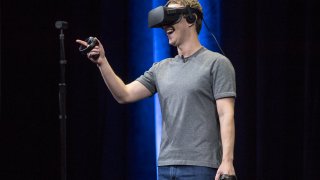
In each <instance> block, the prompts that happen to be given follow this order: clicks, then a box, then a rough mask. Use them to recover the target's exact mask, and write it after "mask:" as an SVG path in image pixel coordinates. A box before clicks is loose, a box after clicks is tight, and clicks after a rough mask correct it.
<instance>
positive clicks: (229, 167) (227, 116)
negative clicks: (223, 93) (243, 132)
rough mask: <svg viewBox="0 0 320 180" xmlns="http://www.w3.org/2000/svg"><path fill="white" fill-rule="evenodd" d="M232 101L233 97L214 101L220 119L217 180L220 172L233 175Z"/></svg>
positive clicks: (233, 136) (233, 129) (233, 135)
mask: <svg viewBox="0 0 320 180" xmlns="http://www.w3.org/2000/svg"><path fill="white" fill-rule="evenodd" d="M234 101H235V100H234V98H222V99H218V100H217V101H216V102H217V110H218V114H219V121H220V131H221V141H222V153H223V155H222V162H221V165H220V167H219V169H218V171H217V175H216V178H215V180H219V176H220V175H221V174H229V175H235V170H234V167H233V150H234V142H235V125H234Z"/></svg>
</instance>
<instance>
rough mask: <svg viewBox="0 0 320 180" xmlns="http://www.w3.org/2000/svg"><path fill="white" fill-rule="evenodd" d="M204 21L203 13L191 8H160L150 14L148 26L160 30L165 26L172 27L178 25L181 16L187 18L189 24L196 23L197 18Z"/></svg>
mask: <svg viewBox="0 0 320 180" xmlns="http://www.w3.org/2000/svg"><path fill="white" fill-rule="evenodd" d="M194 14H196V15H197V16H198V18H200V19H202V18H203V15H202V13H201V12H200V11H199V10H198V9H195V8H191V7H190V6H186V7H182V8H171V7H167V6H159V7H157V8H154V9H152V10H151V11H150V12H149V14H148V26H149V28H160V27H163V26H170V25H173V24H175V23H177V22H178V21H179V20H180V18H181V15H188V16H186V20H187V22H188V23H194V22H195V21H196V20H197V17H196V16H195V15H194Z"/></svg>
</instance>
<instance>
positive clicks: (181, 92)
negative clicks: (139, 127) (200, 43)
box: [137, 47, 236, 168]
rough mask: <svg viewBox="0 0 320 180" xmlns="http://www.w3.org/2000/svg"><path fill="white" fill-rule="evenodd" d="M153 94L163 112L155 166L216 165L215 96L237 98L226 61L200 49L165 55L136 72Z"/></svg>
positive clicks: (218, 145)
mask: <svg viewBox="0 0 320 180" xmlns="http://www.w3.org/2000/svg"><path fill="white" fill-rule="evenodd" d="M137 81H139V82H140V83H142V84H143V85H144V86H145V87H146V88H147V89H149V90H150V92H151V93H152V94H154V93H156V92H158V95H159V100H160V106H161V113H162V137H161V145H160V155H159V159H158V165H159V166H166V165H195V166H206V167H212V168H218V167H219V165H220V163H221V158H222V146H221V137H220V128H219V116H218V113H217V108H216V100H217V99H220V98H225V97H235V96H236V83H235V72H234V68H233V66H232V64H231V62H230V61H229V60H228V59H227V58H226V57H224V56H222V55H221V54H218V53H215V52H212V51H210V50H208V49H206V48H204V47H202V48H201V49H199V50H198V51H197V52H196V53H194V54H193V55H191V56H190V57H188V58H185V59H182V58H181V57H180V56H176V57H175V58H168V59H165V60H162V61H160V62H158V63H155V64H153V66H152V67H151V68H150V69H149V70H148V71H146V72H145V73H144V75H142V76H140V77H139V78H138V79H137Z"/></svg>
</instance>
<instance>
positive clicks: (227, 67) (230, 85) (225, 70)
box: [211, 56, 236, 100]
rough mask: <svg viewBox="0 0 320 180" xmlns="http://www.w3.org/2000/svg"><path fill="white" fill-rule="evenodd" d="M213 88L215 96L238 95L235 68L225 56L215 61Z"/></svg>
mask: <svg viewBox="0 0 320 180" xmlns="http://www.w3.org/2000/svg"><path fill="white" fill-rule="evenodd" d="M211 73H212V82H213V83H212V89H213V96H214V98H215V99H216V100H217V99H221V98H226V97H236V78H235V71H234V68H233V66H232V64H231V62H230V61H229V59H227V58H226V57H224V56H221V57H219V58H218V59H216V61H215V62H214V65H213V68H212V71H211Z"/></svg>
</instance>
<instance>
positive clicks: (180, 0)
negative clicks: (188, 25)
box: [167, 0, 202, 34]
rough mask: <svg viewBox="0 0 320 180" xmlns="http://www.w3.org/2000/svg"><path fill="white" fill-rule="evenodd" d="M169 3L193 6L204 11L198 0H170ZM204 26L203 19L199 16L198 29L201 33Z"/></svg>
mask: <svg viewBox="0 0 320 180" xmlns="http://www.w3.org/2000/svg"><path fill="white" fill-rule="evenodd" d="M167 4H180V5H182V6H190V7H191V8H194V9H198V10H199V11H200V12H201V13H202V7H201V5H200V3H199V1H198V0H168V3H167ZM201 27H202V19H201V18H199V17H198V15H197V20H196V30H197V33H198V34H199V33H200V30H201Z"/></svg>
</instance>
